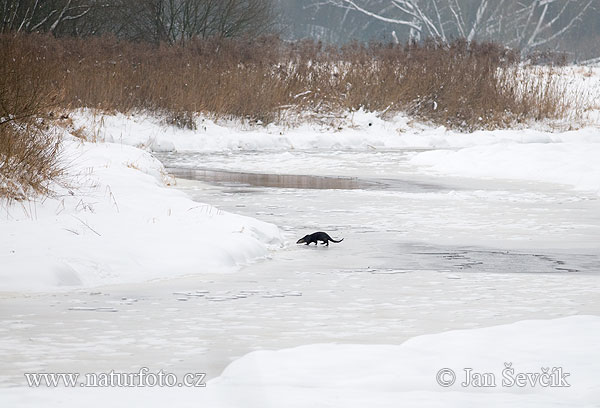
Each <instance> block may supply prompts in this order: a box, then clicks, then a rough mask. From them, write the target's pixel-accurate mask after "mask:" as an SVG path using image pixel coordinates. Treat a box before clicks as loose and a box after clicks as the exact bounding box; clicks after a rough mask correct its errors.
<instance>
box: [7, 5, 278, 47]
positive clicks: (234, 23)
mask: <svg viewBox="0 0 600 408" xmlns="http://www.w3.org/2000/svg"><path fill="white" fill-rule="evenodd" d="M274 10H275V8H274V5H273V1H272V0H0V32H1V33H7V32H24V33H32V32H38V33H39V32H42V33H51V34H53V35H55V36H67V35H71V36H82V37H85V36H92V35H102V34H107V33H110V34H113V35H115V36H117V37H118V38H123V39H128V40H133V41H147V42H154V43H159V42H168V43H171V44H174V43H183V42H185V41H187V40H189V39H191V38H195V37H196V38H208V37H215V36H217V37H223V38H231V37H239V36H247V37H256V36H259V35H261V34H264V33H266V32H268V31H269V30H270V29H271V28H272V27H273V25H274V23H275V17H276V16H275V11H274Z"/></svg>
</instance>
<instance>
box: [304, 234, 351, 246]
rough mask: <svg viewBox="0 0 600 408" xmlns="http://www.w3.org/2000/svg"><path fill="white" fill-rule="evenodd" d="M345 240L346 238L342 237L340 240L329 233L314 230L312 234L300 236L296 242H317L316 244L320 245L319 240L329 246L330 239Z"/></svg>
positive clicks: (333, 240) (332, 240) (307, 243)
mask: <svg viewBox="0 0 600 408" xmlns="http://www.w3.org/2000/svg"><path fill="white" fill-rule="evenodd" d="M343 240H344V238H342V239H340V240H339V241H336V240H335V239H333V238H331V237H330V236H329V234H327V233H326V232H322V231H319V232H313V233H312V234H309V235H305V236H304V237H302V238H300V239H299V240H298V242H296V244H306V245H309V244H312V243H313V242H314V243H315V245H319V243H318V241H322V242H323V243H324V244H325V246H329V241H331V242H335V243H336V244H337V243H340V242H342V241H343Z"/></svg>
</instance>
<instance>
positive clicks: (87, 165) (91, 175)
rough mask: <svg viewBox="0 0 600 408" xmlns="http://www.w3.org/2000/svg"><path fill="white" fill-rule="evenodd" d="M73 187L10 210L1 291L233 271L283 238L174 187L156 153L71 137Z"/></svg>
mask: <svg viewBox="0 0 600 408" xmlns="http://www.w3.org/2000/svg"><path fill="white" fill-rule="evenodd" d="M63 148H64V152H63V154H64V157H65V160H66V161H67V162H69V163H70V164H69V169H68V171H69V174H70V176H69V177H70V179H69V180H68V183H70V184H71V185H73V187H72V188H71V189H65V188H59V191H58V195H57V196H56V197H53V198H44V199H40V200H38V201H33V202H23V203H13V204H12V205H11V206H10V207H8V208H5V214H4V215H3V217H4V218H5V220H3V222H2V232H3V233H2V234H1V235H0V257H1V259H2V260H1V263H2V268H1V269H0V291H31V290H34V291H39V290H57V289H60V288H65V287H66V288H69V287H71V288H73V287H89V286H97V285H103V284H109V283H117V282H119V283H122V282H139V281H146V280H151V279H158V278H166V277H172V276H178V275H186V274H196V273H202V272H203V271H233V270H235V269H236V268H237V267H238V266H239V265H242V264H244V263H248V262H251V261H254V260H256V259H259V258H264V257H265V256H268V254H269V251H270V248H275V247H277V246H279V245H280V244H281V237H280V233H279V230H278V228H277V227H276V226H274V225H272V224H267V223H263V222H259V221H257V220H255V219H251V218H248V217H243V216H238V215H235V214H230V213H226V212H223V211H220V210H218V209H217V208H215V207H213V206H211V205H209V204H202V203H197V202H194V201H192V200H191V199H189V198H188V197H187V196H186V195H185V194H184V193H182V192H179V191H177V190H175V189H173V188H168V187H167V186H166V184H165V183H166V182H171V181H172V180H170V178H169V177H168V176H167V174H166V172H165V170H164V168H163V166H162V164H161V163H160V162H159V161H158V160H156V159H155V158H153V157H152V156H151V155H150V154H149V153H148V152H145V151H142V150H140V149H137V148H134V147H130V146H126V145H121V144H114V143H84V142H81V141H79V140H75V139H74V138H72V137H70V136H67V137H66V139H65V141H64V143H63Z"/></svg>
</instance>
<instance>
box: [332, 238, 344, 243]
mask: <svg viewBox="0 0 600 408" xmlns="http://www.w3.org/2000/svg"><path fill="white" fill-rule="evenodd" d="M343 240H344V238H342V239H340V240H339V241H336V240H335V239H332V240H331V242H335V243H336V244H339V243H340V242H342V241H343Z"/></svg>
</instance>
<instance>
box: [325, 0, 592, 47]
mask: <svg viewBox="0 0 600 408" xmlns="http://www.w3.org/2000/svg"><path fill="white" fill-rule="evenodd" d="M597 2H598V0H529V1H527V0H524V1H521V0H316V1H315V2H314V4H316V5H325V4H327V5H330V6H334V7H338V8H343V9H346V10H350V11H354V12H358V13H361V14H363V15H365V16H368V17H370V18H372V19H376V20H378V21H382V22H385V23H389V24H392V25H395V26H397V27H399V28H401V29H403V30H404V32H407V34H408V39H409V40H420V39H423V38H425V37H429V38H433V39H434V40H436V41H440V42H447V41H448V40H449V39H452V38H464V39H466V40H467V41H469V42H470V41H473V40H480V41H481V40H495V41H502V42H504V43H506V44H509V45H513V46H515V47H519V48H521V49H522V50H523V52H524V53H527V52H529V51H531V50H533V49H535V48H539V47H542V46H546V45H549V44H551V43H552V42H553V41H555V40H557V39H559V38H560V37H561V36H563V35H565V34H566V33H567V32H568V31H569V30H570V29H571V28H573V26H575V25H576V23H577V22H578V21H580V19H581V17H582V16H583V15H584V14H585V13H586V11H588V10H590V8H591V7H593V6H594V3H597ZM394 35H395V33H394Z"/></svg>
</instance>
